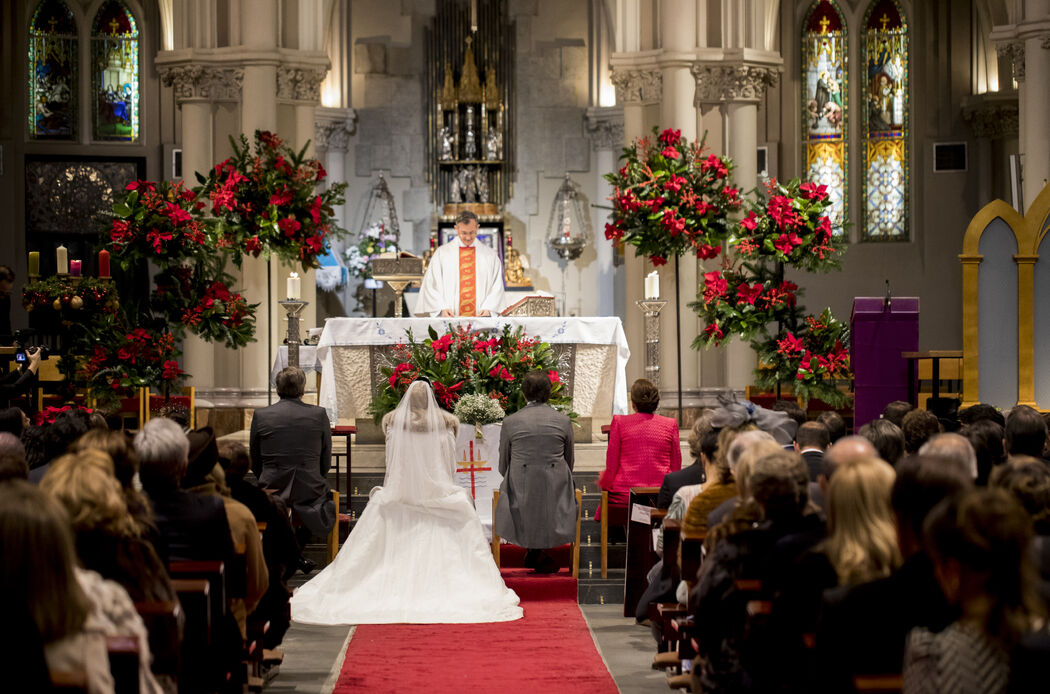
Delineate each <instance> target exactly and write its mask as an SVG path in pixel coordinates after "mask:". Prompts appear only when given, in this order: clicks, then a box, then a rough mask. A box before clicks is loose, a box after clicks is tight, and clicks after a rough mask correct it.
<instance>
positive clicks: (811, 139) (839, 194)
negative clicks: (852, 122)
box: [802, 0, 849, 234]
mask: <svg viewBox="0 0 1050 694" xmlns="http://www.w3.org/2000/svg"><path fill="white" fill-rule="evenodd" d="M802 32H803V33H802V104H803V106H804V108H805V112H804V113H803V117H802V142H803V144H804V146H805V152H806V178H807V179H808V180H810V181H813V182H814V183H819V184H821V185H825V186H827V187H828V188H827V190H828V196H829V197H830V199H831V208H830V216H831V223H832V226H833V227H834V229H835V233H836V234H841V233H842V229H843V226H842V225H843V222H844V221H845V219H846V213H847V195H846V186H847V183H848V180H849V179H848V177H847V174H846V171H847V169H846V143H847V140H848V136H847V131H846V125H847V118H846V115H847V101H848V90H847V86H848V85H847V70H846V55H847V54H846V27H845V25H844V24H843V21H842V17H841V15H840V14H839V11H838V7H837V6H836V4H835V3H834V2H832V0H817V2H814V3H813V5H812V7H810V10H809V14H808V16H807V17H806V20H805V22H804V23H803V30H802Z"/></svg>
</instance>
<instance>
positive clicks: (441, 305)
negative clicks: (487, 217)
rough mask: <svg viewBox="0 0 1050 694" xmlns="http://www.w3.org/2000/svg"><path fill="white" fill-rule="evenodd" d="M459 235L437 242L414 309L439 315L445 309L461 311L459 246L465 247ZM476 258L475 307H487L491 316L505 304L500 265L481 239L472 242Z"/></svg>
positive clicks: (457, 312)
mask: <svg viewBox="0 0 1050 694" xmlns="http://www.w3.org/2000/svg"><path fill="white" fill-rule="evenodd" d="M467 247H468V246H466V245H465V244H464V243H463V242H462V241H460V240H459V237H458V236H457V237H456V238H453V239H450V240H449V241H447V242H445V243H443V244H442V245H440V246H438V249H437V250H436V251H434V255H432V256H431V257H430V263H429V264H428V265H427V272H426V274H425V275H423V284H422V286H421V287H420V290H419V305H418V306H417V307H416V313H428V314H430V315H431V316H437V315H440V314H441V312H442V311H443V310H445V309H448V310H449V311H451V312H452V315H455V316H458V315H460V298H461V297H460V286H459V280H460V249H461V248H467ZM473 248H474V249H475V251H474V257H475V262H476V287H477V289H476V295H477V296H476V300H475V305H476V306H477V310H476V312H475V313H477V314H480V313H481V312H482V311H488V312H489V313H490V314H492V315H493V316H495V315H498V314H499V312H500V311H502V310H503V309H504V308H505V304H506V302H505V299H504V295H503V265H502V264H501V263H500V260H499V256H498V255H496V251H494V250H492V249H491V248H489V247H488V246H486V245H485V244H483V243H479V242H478V241H475V242H474V244H473Z"/></svg>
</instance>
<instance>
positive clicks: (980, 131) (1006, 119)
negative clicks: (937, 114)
mask: <svg viewBox="0 0 1050 694" xmlns="http://www.w3.org/2000/svg"><path fill="white" fill-rule="evenodd" d="M963 118H964V119H965V120H966V122H967V123H969V124H970V127H971V128H972V129H973V134H974V135H975V136H977V137H987V138H989V139H992V140H994V139H997V138H1002V137H1016V136H1017V133H1018V132H1020V130H1019V125H1020V119H1019V114H1018V108H1017V101H1016V100H1014V101H1007V102H1002V101H999V102H984V103H980V104H976V105H974V106H972V107H968V108H964V110H963Z"/></svg>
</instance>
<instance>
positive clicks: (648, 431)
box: [594, 378, 682, 520]
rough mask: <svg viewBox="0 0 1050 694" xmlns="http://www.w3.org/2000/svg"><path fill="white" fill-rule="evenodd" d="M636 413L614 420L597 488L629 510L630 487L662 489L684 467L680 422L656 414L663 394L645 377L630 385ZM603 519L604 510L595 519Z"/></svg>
mask: <svg viewBox="0 0 1050 694" xmlns="http://www.w3.org/2000/svg"><path fill="white" fill-rule="evenodd" d="M631 404H633V405H634V410H635V413H634V414H630V415H618V416H614V417H613V418H612V426H611V427H610V429H609V448H608V450H607V451H606V454H605V469H604V470H603V471H602V474H601V475H600V476H599V477H598V486H599V487H601V488H602V489H604V490H605V491H607V492H609V506H610V508H613V507H620V508H626V507H627V503H628V497H629V496H630V492H631V487H659V486H660V484H661V483H662V482H663V480H664V475H666V474H667V473H669V472H674V471H675V470H680V469H681V468H682V447H681V444H680V443H679V441H678V422H676V421H675V420H674V419H672V418H671V417H663V416H660V415H658V414H654V412H656V407H657V405H659V404H660V391H659V390H658V389H657V387H656V386H655V385H654V384H653V382H652V381H649V380H647V379H644V378H639V379H638V380H637V381H635V382H634V384H633V385H632V386H631ZM594 518H595V520H601V509H599V512H598V513H596V514H595V516H594Z"/></svg>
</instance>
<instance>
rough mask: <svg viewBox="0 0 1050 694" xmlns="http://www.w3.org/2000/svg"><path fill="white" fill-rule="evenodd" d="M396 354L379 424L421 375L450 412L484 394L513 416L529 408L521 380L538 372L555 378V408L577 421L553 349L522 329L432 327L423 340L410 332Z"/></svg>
mask: <svg viewBox="0 0 1050 694" xmlns="http://www.w3.org/2000/svg"><path fill="white" fill-rule="evenodd" d="M392 356H393V364H392V365H391V366H389V367H383V369H382V372H383V375H384V376H386V377H387V378H386V381H384V382H383V385H382V387H381V388H380V390H379V392H378V393H377V394H376V396H375V398H374V399H373V400H372V414H373V416H374V417H375V420H376V422H379V420H380V419H382V417H383V415H385V414H386V413H387V412H390V411H391V410H393V409H394V408H395V407H397V403H398V402H400V401H401V397H402V396H403V395H404V394H405V391H406V390H407V389H408V386H409V385H410V384H411V383H412V381H414V380H416V379H417V378H419V377H421V376H422V377H425V378H427V379H428V380H429V381H430V383H431V384H432V385H433V386H434V395H435V396H436V397H437V400H438V403H439V404H440V405H441V406H442V407H443V408H445V409H447V410H449V411H452V410H453V409H454V408H455V405H456V402H457V401H458V400H459V399H460V398H461V397H462V396H464V395H467V394H468V393H481V394H483V395H486V396H488V397H489V398H492V399H493V400H496V401H498V402H499V403H500V406H501V407H503V409H504V410H505V411H506V413H507V414H511V413H512V412H516V411H517V410H519V409H521V408H522V407H524V406H525V399H524V396H522V394H521V388H520V387H518V382H520V379H521V377H522V376H524V375H525V373H526V372H528V371H532V370H533V369H542V370H544V371H546V372H547V374H548V376H550V379H551V399H550V403H551V405H553V406H554V407H556V408H558V409H561V410H563V411H565V412H566V413H567V414H569V416H571V417H575V413H573V412H572V399H571V398H570V397H567V396H565V394H564V393H565V385H564V383H563V382H562V380H561V376H560V374H559V371H558V359H557V356H556V355H555V353H554V351H553V350H552V349H551V347H550V345H548V344H547V343H545V342H541V341H540V340H539V339H537V338H533V337H527V336H526V335H525V334H524V332H523V331H522V329H521V328H518V329H517V330H516V331H511V329H510V326H504V328H503V330H502V332H500V333H496V334H492V333H489V332H482V331H479V330H471V329H470V328H469V327H468V328H455V329H453V330H451V331H449V332H447V333H445V334H444V335H440V336H439V335H438V334H437V332H436V331H435V330H434V329H433V328H431V329H430V331H429V336H428V337H427V338H426V339H424V340H423V341H422V342H417V341H416V340H415V338H413V336H412V335H411V333H410V334H409V336H408V341H407V342H404V343H400V344H398V345H396V346H395V347H394V352H393V355H392Z"/></svg>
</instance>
